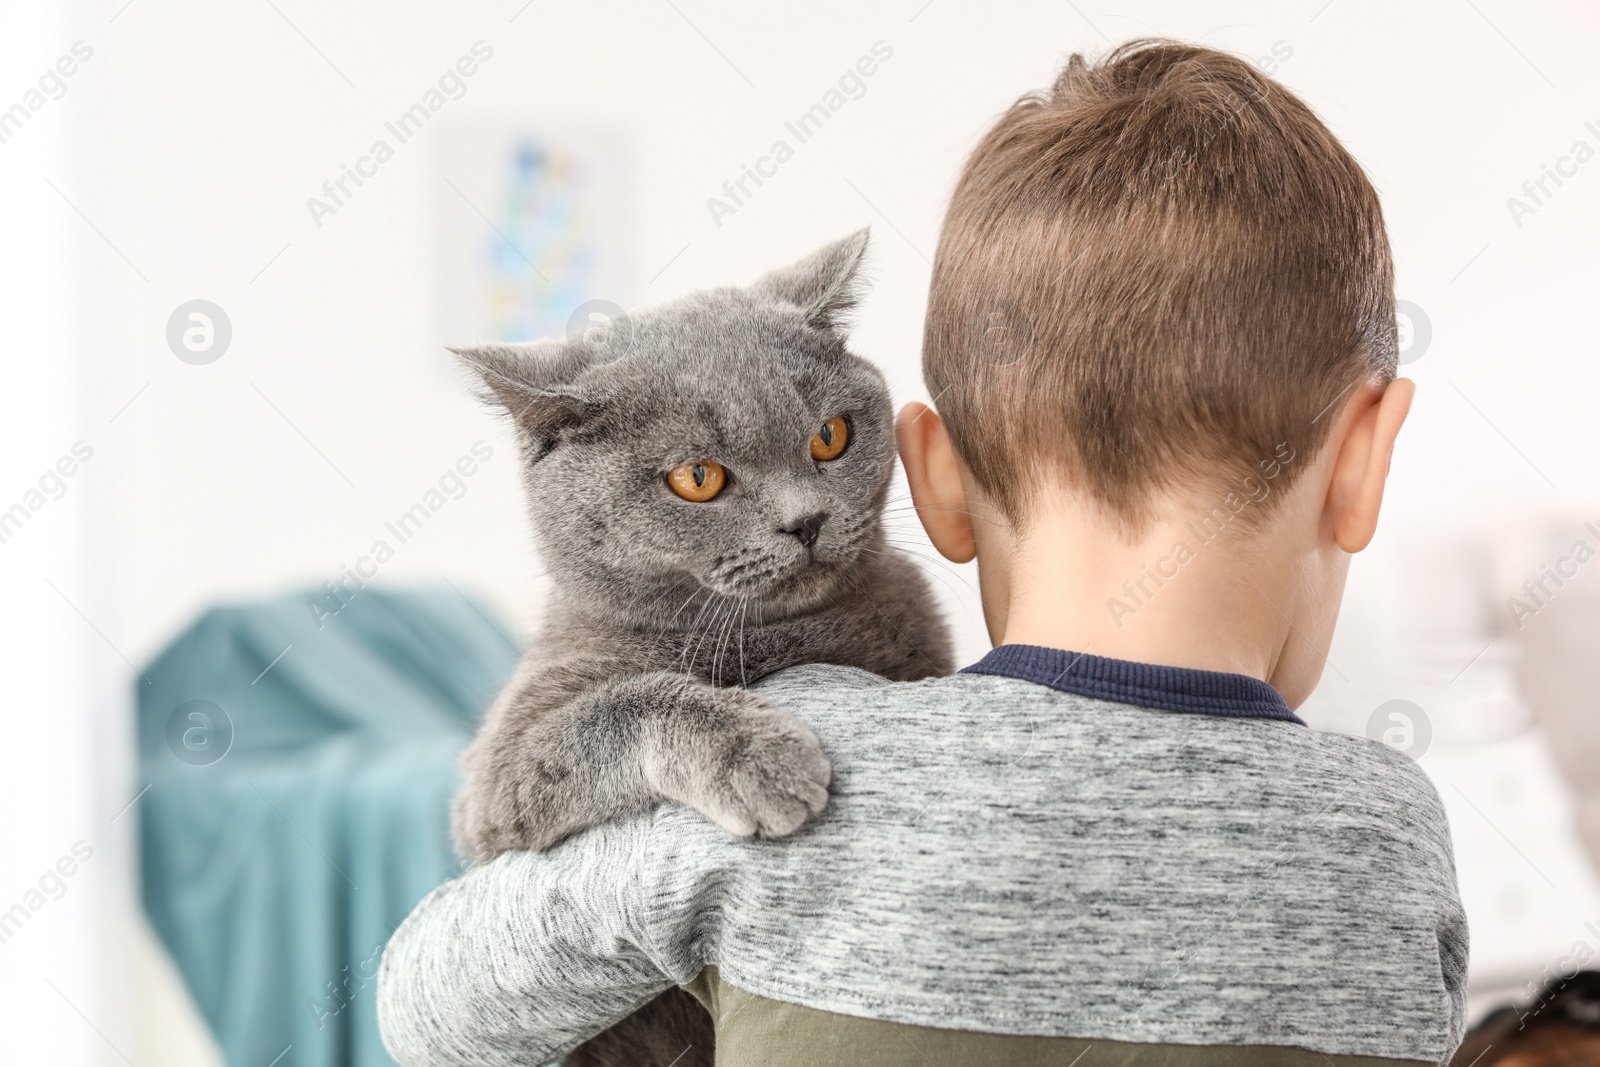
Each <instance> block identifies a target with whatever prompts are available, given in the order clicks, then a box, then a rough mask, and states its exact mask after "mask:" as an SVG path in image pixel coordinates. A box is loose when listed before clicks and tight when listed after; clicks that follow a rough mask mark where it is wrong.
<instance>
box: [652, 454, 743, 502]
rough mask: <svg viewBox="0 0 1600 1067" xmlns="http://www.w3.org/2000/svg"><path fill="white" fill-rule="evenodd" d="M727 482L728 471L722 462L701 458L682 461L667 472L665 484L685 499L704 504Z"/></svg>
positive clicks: (720, 490)
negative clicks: (693, 460) (691, 461)
mask: <svg viewBox="0 0 1600 1067" xmlns="http://www.w3.org/2000/svg"><path fill="white" fill-rule="evenodd" d="M727 484H728V471H727V469H726V468H725V467H723V465H722V464H720V463H717V462H714V461H713V460H709V459H703V460H700V461H699V462H698V463H684V464H682V465H681V466H677V467H674V468H672V470H670V471H668V472H667V485H669V486H670V487H671V488H672V491H673V492H674V493H677V494H678V495H679V496H681V497H683V499H685V500H689V501H693V502H694V503H696V504H704V503H705V502H706V501H707V500H710V499H711V498H712V497H714V496H716V495H717V494H718V493H720V492H722V487H723V486H725V485H727Z"/></svg>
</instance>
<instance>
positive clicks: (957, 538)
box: [894, 402, 978, 563]
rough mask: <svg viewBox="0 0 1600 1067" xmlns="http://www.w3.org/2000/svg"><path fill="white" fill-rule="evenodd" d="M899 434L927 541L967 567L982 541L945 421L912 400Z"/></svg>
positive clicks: (902, 458) (900, 421)
mask: <svg viewBox="0 0 1600 1067" xmlns="http://www.w3.org/2000/svg"><path fill="white" fill-rule="evenodd" d="M894 436H895V441H896V443H897V444H898V445H899V446H900V462H901V463H902V464H904V465H905V468H906V481H907V482H908V483H909V484H910V486H911V503H912V505H913V506H914V507H915V508H916V509H917V519H918V520H919V521H920V522H921V523H922V528H923V529H924V530H926V531H927V532H928V540H930V541H932V542H933V547H934V548H937V549H938V550H939V554H940V555H941V556H943V557H944V558H945V559H947V560H949V561H950V562H952V563H966V562H967V561H968V560H970V559H972V558H973V557H974V556H976V555H977V554H978V539H977V537H976V536H975V535H974V533H973V529H972V509H971V508H970V507H969V506H968V501H967V492H966V487H965V486H963V485H962V484H961V469H960V467H959V466H958V465H957V461H956V450H955V448H954V446H952V445H951V443H950V434H949V433H948V432H947V431H946V430H945V428H944V422H943V421H942V420H941V419H940V418H939V415H938V413H937V412H935V411H934V410H933V409H932V408H930V407H928V406H927V405H926V404H918V403H915V402H913V403H910V404H907V405H906V406H905V407H903V408H901V409H900V414H899V415H898V416H897V417H896V418H895V420H894Z"/></svg>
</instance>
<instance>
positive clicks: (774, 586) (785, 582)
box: [714, 554, 859, 621]
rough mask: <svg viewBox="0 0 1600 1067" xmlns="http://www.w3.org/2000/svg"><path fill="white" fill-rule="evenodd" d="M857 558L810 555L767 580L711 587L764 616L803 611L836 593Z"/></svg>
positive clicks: (788, 614)
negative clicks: (807, 559)
mask: <svg viewBox="0 0 1600 1067" xmlns="http://www.w3.org/2000/svg"><path fill="white" fill-rule="evenodd" d="M858 561H859V555H857V554H852V555H849V556H847V557H844V558H837V559H827V560H817V559H812V560H809V561H807V562H805V563H803V564H801V565H800V566H797V567H795V568H793V569H791V570H789V571H786V572H784V573H783V574H780V575H778V576H777V577H775V578H772V579H770V580H768V581H764V582H760V583H757V584H753V585H750V586H744V587H739V588H727V589H715V590H714V591H715V592H716V593H717V595H718V596H721V597H723V598H725V599H728V600H735V601H739V600H742V601H745V602H747V603H748V604H749V606H750V610H751V611H752V612H754V611H759V612H760V614H761V617H762V618H763V619H765V620H769V621H770V620H777V619H783V618H788V617H790V616H793V615H804V614H807V613H810V612H813V611H815V610H817V609H818V608H819V607H821V606H822V605H824V604H826V603H827V602H828V601H829V600H831V599H832V598H833V597H835V596H836V595H837V594H838V592H839V590H840V589H841V587H843V586H844V585H845V576H846V575H848V573H849V572H850V570H851V569H852V568H853V567H854V566H855V565H856V564H857V562H858Z"/></svg>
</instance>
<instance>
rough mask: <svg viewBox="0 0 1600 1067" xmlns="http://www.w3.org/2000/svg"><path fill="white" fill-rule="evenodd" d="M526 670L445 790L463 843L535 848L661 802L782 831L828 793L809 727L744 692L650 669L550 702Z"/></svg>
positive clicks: (823, 763) (470, 848) (470, 850)
mask: <svg viewBox="0 0 1600 1067" xmlns="http://www.w3.org/2000/svg"><path fill="white" fill-rule="evenodd" d="M547 682H548V679H541V678H539V677H537V676H535V677H533V678H530V679H528V681H527V683H526V685H525V688H524V690H523V691H522V692H518V693H516V694H512V696H511V698H510V699H509V700H507V701H506V702H505V703H504V704H503V705H502V706H500V707H497V708H496V709H495V711H494V712H493V713H492V715H491V721H490V722H488V723H486V724H485V729H484V731H483V732H482V734H480V736H479V738H478V740H477V741H476V742H475V743H474V744H473V746H472V748H471V749H469V751H468V753H467V757H466V760H465V770H466V773H467V782H466V785H465V787H464V788H463V789H462V792H461V795H460V796H459V797H458V798H457V801H456V810H455V831H456V838H457V843H458V846H459V847H460V848H461V850H462V852H463V853H464V854H466V855H468V856H471V857H472V858H474V859H477V860H479V861H483V860H487V859H492V858H493V857H494V856H496V855H499V854H500V853H501V852H505V851H507V850H510V849H519V848H526V849H535V850H539V849H546V848H549V847H551V846H552V845H555V844H556V843H558V842H560V841H561V840H563V839H565V838H567V837H569V836H571V835H572V834H575V833H578V832H579V831H581V830H586V829H588V828H590V827H591V826H596V825H598V824H600V823H603V822H607V821H609V820H611V819H616V818H620V817H622V816H625V815H630V814H635V813H637V812H641V811H646V810H648V809H649V808H651V807H652V806H654V805H655V804H657V803H659V802H660V801H662V800H676V801H678V802H680V803H683V804H686V805H688V806H690V807H693V808H695V809H697V810H699V811H701V812H702V813H704V814H705V815H707V816H708V817H710V818H711V819H712V820H713V821H714V822H716V823H717V824H718V825H720V826H722V827H724V828H725V829H727V830H728V831H729V832H731V833H735V834H739V835H741V836H749V835H752V834H760V835H761V836H764V837H781V836H783V835H784V834H788V833H792V832H793V831H794V830H796V829H798V828H799V827H800V826H801V825H802V824H803V823H804V822H805V821H806V819H808V818H809V817H810V816H812V815H815V814H816V813H817V812H820V811H821V810H822V808H823V807H824V806H825V805H826V804H827V799H828V790H827V785H828V782H829V780H830V779H831V775H832V770H831V768H830V766H829V764H828V759H827V757H826V756H824V755H823V754H822V747H821V745H820V744H819V743H818V742H817V738H816V735H815V734H814V733H812V732H811V729H810V728H809V727H807V726H806V725H805V724H804V723H802V722H801V721H800V720H799V719H796V718H795V717H794V716H792V715H789V714H787V713H786V712H781V711H777V710H776V709H773V708H771V707H769V706H768V705H766V704H765V703H764V702H763V701H762V700H761V699H760V698H759V697H757V696H756V695H755V694H753V693H750V692H748V691H746V690H743V689H718V688H715V687H713V686H711V685H708V684H707V683H705V682H702V681H700V680H699V679H696V678H694V677H692V676H687V675H682V674H675V673H668V672H653V673H649V674H641V675H635V676H632V677H628V678H622V679H617V680H615V681H609V682H602V683H600V684H598V685H594V686H593V687H592V688H589V689H588V690H586V691H585V692H583V693H582V694H581V695H578V696H576V697H573V698H571V699H569V700H566V701H565V702H563V703H560V704H558V705H556V706H553V707H552V706H549V705H548V704H546V703H545V702H544V701H542V700H540V699H539V695H540V694H541V693H542V692H543V691H544V685H545V683H547Z"/></svg>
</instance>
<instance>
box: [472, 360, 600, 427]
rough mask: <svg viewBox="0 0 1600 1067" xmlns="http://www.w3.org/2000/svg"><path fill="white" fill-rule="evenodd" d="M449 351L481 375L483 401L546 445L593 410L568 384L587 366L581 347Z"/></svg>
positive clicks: (587, 401) (587, 361)
mask: <svg viewBox="0 0 1600 1067" xmlns="http://www.w3.org/2000/svg"><path fill="white" fill-rule="evenodd" d="M450 352H451V354H453V355H454V356H455V357H456V358H457V359H459V360H460V361H461V362H462V363H464V364H466V365H467V366H468V367H470V368H471V369H472V370H474V371H476V372H477V374H478V376H479V377H480V378H482V379H483V385H484V393H483V396H484V399H485V400H488V401H491V402H498V403H499V404H500V405H501V406H503V407H504V408H505V409H506V411H507V412H509V413H510V414H511V418H512V421H513V422H515V423H516V425H517V429H518V430H520V431H521V432H522V433H524V434H526V435H528V437H529V438H531V439H533V440H535V441H538V442H541V443H543V444H544V445H546V446H548V445H549V444H550V443H551V442H552V441H553V439H554V437H555V435H556V434H557V433H558V432H559V431H561V430H563V429H565V428H566V427H568V426H575V425H577V424H578V423H580V422H582V421H583V420H584V419H586V418H588V417H589V415H590V414H592V413H593V409H594V404H593V402H592V401H591V400H590V399H588V398H586V397H585V396H584V395H583V393H582V392H581V391H580V390H578V389H576V388H574V386H573V380H574V379H575V378H577V377H578V375H579V374H581V373H583V371H584V370H585V369H586V368H587V367H588V366H589V360H588V358H587V355H586V353H585V351H584V348H583V346H582V345H574V344H571V343H569V342H567V341H565V340H560V339H556V340H548V341H531V342H528V343H525V344H486V345H477V346H475V347H472V348H452V349H450Z"/></svg>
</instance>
